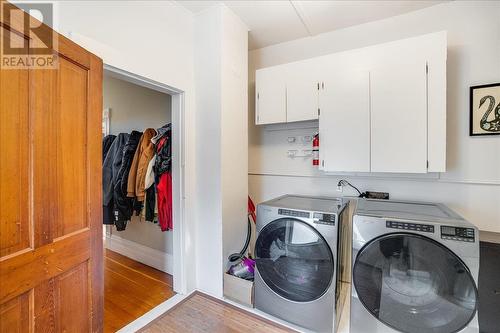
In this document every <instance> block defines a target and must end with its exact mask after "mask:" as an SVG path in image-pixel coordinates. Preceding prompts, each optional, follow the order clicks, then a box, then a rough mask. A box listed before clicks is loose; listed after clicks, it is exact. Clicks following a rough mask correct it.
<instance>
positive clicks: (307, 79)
mask: <svg viewBox="0 0 500 333" xmlns="http://www.w3.org/2000/svg"><path fill="white" fill-rule="evenodd" d="M316 64H317V62H316V61H300V62H296V63H293V64H290V65H288V66H287V81H286V96H287V109H286V121H287V122H294V121H304V120H314V119H318V92H319V89H320V85H319V80H318V75H317V66H316Z"/></svg>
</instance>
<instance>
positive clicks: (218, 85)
mask: <svg viewBox="0 0 500 333" xmlns="http://www.w3.org/2000/svg"><path fill="white" fill-rule="evenodd" d="M195 45H196V47H195V82H196V92H197V94H196V107H197V127H196V133H197V149H196V156H197V167H196V170H197V177H196V178H197V194H198V195H197V196H198V198H200V200H199V202H198V207H197V216H198V217H199V220H200V225H199V228H198V230H197V233H198V234H197V239H198V240H199V242H198V244H197V256H196V260H197V266H198V267H199V269H200V271H203V272H204V274H200V275H199V276H198V283H197V285H198V288H199V289H201V290H203V291H204V292H207V293H210V294H212V295H215V296H218V297H220V296H222V287H223V286H222V274H223V270H224V263H225V258H226V257H227V254H229V253H231V252H237V251H239V247H240V246H241V245H242V243H243V240H244V237H245V230H246V229H245V228H246V196H247V193H248V191H247V188H248V178H247V166H248V163H247V156H248V152H247V147H248V144H247V137H248V136H247V122H246V121H247V100H248V95H247V93H246V85H247V82H248V74H247V73H248V72H247V70H248V67H247V55H248V51H247V50H248V44H247V28H246V27H245V25H244V24H243V23H242V22H241V21H240V20H239V18H238V17H236V16H235V15H234V14H233V13H232V12H231V11H230V10H228V9H227V8H226V7H225V6H223V5H215V6H212V7H210V8H208V9H206V10H204V11H202V12H200V13H198V14H197V15H196V24H195Z"/></svg>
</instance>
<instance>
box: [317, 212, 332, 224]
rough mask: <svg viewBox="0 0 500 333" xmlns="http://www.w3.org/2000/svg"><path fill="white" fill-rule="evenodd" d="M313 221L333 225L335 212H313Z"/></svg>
mask: <svg viewBox="0 0 500 333" xmlns="http://www.w3.org/2000/svg"><path fill="white" fill-rule="evenodd" d="M313 217H314V223H319V224H332V225H335V214H323V213H314V215H313Z"/></svg>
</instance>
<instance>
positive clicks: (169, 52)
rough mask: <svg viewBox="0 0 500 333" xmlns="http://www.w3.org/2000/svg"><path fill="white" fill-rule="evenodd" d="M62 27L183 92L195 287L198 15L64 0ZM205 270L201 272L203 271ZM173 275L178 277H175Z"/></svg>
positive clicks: (170, 8) (157, 4)
mask: <svg viewBox="0 0 500 333" xmlns="http://www.w3.org/2000/svg"><path fill="white" fill-rule="evenodd" d="M58 10H59V17H58V18H59V25H58V30H59V32H61V33H62V34H64V35H66V36H68V37H70V38H71V39H73V40H74V41H75V42H77V43H78V44H80V45H82V46H83V47H85V48H86V49H88V50H90V51H92V52H94V53H95V54H96V55H98V56H100V57H101V58H102V59H103V60H104V63H105V64H108V65H111V66H114V67H117V68H120V69H122V70H126V71H129V72H132V73H134V74H138V75H141V76H143V77H146V78H149V79H152V80H155V81H158V82H160V83H162V84H165V85H169V86H171V87H175V88H177V89H179V90H182V91H184V100H183V101H182V103H183V104H184V116H183V121H184V122H185V128H186V133H184V144H185V152H184V160H185V169H184V172H185V184H183V185H184V196H185V197H184V198H183V199H184V202H183V204H184V207H185V216H184V219H185V226H184V227H185V230H186V234H187V235H188V237H187V238H186V240H185V243H184V244H182V246H183V247H184V252H185V258H184V260H185V261H186V262H187V263H188V264H187V265H186V266H187V267H186V272H185V275H186V278H187V285H186V289H187V291H189V290H192V289H194V288H196V274H197V269H196V265H195V264H194V263H195V247H196V244H197V239H196V225H197V220H196V215H195V213H196V210H195V203H196V202H197V201H199V200H197V198H196V193H195V184H196V173H195V159H196V156H195V150H194V144H195V131H194V129H195V121H196V118H195V105H194V95H195V91H194V66H193V61H194V60H193V59H194V35H193V34H194V19H193V15H192V13H191V12H189V11H188V10H186V9H185V8H183V7H182V6H180V5H178V4H176V3H175V2H172V1H119V2H118V1H62V2H60V3H59V8H58ZM199 273H200V274H203V272H202V271H200V272H199ZM174 280H175V278H174Z"/></svg>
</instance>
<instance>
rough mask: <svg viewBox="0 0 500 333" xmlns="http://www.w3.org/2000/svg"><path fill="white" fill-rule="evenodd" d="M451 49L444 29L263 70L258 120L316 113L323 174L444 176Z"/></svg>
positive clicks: (290, 119)
mask: <svg viewBox="0 0 500 333" xmlns="http://www.w3.org/2000/svg"><path fill="white" fill-rule="evenodd" d="M446 44H447V42H446V32H444V31H442V32H437V33H432V34H428V35H424V36H418V37H413V38H407V39H403V40H398V41H394V42H389V43H384V44H379V45H373V46H369V47H365V48H361V49H356V50H350V51H344V52H339V53H335V54H330V55H326V56H321V57H317V58H313V59H307V60H304V61H299V62H294V63H290V64H285V65H280V66H277V67H270V68H264V69H260V70H258V71H257V77H256V87H257V105H256V110H257V112H256V116H257V119H256V123H257V124H271V123H280V122H281V123H285V122H287V123H288V122H295V121H303V120H314V119H318V114H319V131H320V160H321V162H320V169H321V170H324V171H328V172H392V173H425V172H444V171H446V48H447V46H446ZM318 109H319V113H318Z"/></svg>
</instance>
